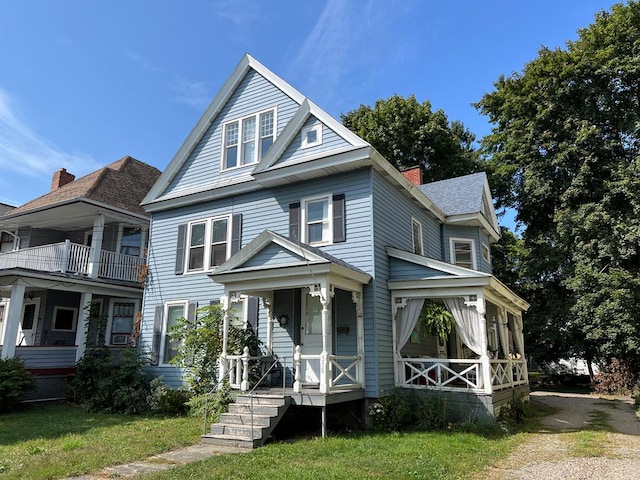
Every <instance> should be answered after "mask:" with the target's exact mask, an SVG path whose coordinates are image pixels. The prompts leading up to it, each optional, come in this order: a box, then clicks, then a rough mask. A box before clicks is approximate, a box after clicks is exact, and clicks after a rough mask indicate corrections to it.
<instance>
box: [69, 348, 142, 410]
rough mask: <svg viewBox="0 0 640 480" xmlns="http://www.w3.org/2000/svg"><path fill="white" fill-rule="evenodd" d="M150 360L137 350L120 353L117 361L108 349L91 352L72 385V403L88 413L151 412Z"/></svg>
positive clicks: (88, 353)
mask: <svg viewBox="0 0 640 480" xmlns="http://www.w3.org/2000/svg"><path fill="white" fill-rule="evenodd" d="M147 363H148V359H147V358H146V357H145V356H144V355H141V354H140V352H139V351H138V350H137V349H134V348H125V349H122V350H120V356H119V358H118V359H117V360H115V359H114V358H113V355H112V354H111V351H110V350H109V349H107V348H106V347H94V348H90V349H88V350H87V351H86V352H85V354H84V356H83V357H82V359H81V360H80V361H79V362H78V363H77V365H76V375H75V377H74V378H73V379H72V380H71V382H70V388H71V394H72V400H74V401H76V402H78V403H80V404H82V405H84V406H85V407H86V408H87V409H88V410H89V411H93V412H97V411H106V412H114V413H116V412H117V413H127V414H136V413H142V412H145V411H148V410H149V406H148V404H147V397H148V396H149V393H150V391H151V388H150V377H149V375H148V373H147V372H146V371H145V369H144V367H145V365H146V364H147Z"/></svg>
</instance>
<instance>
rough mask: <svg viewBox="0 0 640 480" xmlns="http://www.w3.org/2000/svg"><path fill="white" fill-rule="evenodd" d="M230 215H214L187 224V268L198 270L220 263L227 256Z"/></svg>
mask: <svg viewBox="0 0 640 480" xmlns="http://www.w3.org/2000/svg"><path fill="white" fill-rule="evenodd" d="M230 244H231V221H230V217H229V216H228V215H227V216H223V217H216V218H212V219H209V220H199V221H196V222H193V223H190V224H189V240H188V254H187V270H188V271H199V270H204V269H210V268H215V267H217V266H219V265H222V264H223V263H224V262H225V261H226V260H227V258H229V256H230V255H229V252H230Z"/></svg>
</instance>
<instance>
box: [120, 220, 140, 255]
mask: <svg viewBox="0 0 640 480" xmlns="http://www.w3.org/2000/svg"><path fill="white" fill-rule="evenodd" d="M121 228H122V231H121V234H120V253H123V254H125V255H134V256H136V257H139V256H140V252H141V251H142V249H141V246H142V229H141V228H140V227H126V226H123V227H121Z"/></svg>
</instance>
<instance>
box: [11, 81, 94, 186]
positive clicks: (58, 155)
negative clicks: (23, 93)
mask: <svg viewBox="0 0 640 480" xmlns="http://www.w3.org/2000/svg"><path fill="white" fill-rule="evenodd" d="M62 167H64V168H66V169H67V170H69V171H70V172H72V173H74V174H75V175H76V176H79V175H84V174H86V173H88V172H90V171H92V170H95V169H96V168H98V165H97V163H96V162H95V160H93V158H91V157H90V156H88V155H74V154H70V153H66V152H64V151H62V150H61V149H60V148H58V147H57V146H55V145H54V144H52V143H51V142H49V141H47V140H46V139H44V138H42V137H40V136H39V135H38V134H36V133H35V132H34V131H33V130H31V129H30V128H29V127H28V126H27V125H25V124H24V123H23V122H22V121H21V120H20V118H18V115H16V113H15V112H14V108H13V105H12V100H11V98H10V97H9V95H8V94H7V93H6V92H5V91H4V90H2V89H1V88H0V172H2V173H3V174H2V176H3V178H7V177H8V175H6V173H14V174H19V175H23V176H26V177H31V178H39V179H42V178H47V177H50V176H51V175H52V173H53V172H54V171H56V170H58V169H60V168H62ZM11 183H12V184H13V181H12V182H11ZM14 186H15V184H14Z"/></svg>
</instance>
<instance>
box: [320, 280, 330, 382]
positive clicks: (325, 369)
mask: <svg viewBox="0 0 640 480" xmlns="http://www.w3.org/2000/svg"><path fill="white" fill-rule="evenodd" d="M320 304H321V305H322V353H321V354H320V393H329V370H330V369H329V351H328V343H329V329H330V326H331V318H330V311H329V306H330V304H331V300H330V298H329V289H328V288H321V289H320Z"/></svg>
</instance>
